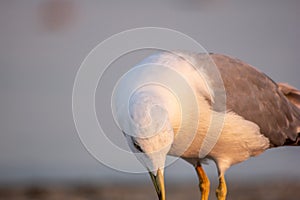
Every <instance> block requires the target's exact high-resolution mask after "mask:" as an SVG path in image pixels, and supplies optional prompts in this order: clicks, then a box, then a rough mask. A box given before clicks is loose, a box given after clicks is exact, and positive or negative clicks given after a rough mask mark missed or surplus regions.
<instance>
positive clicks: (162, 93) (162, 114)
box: [117, 85, 174, 199]
mask: <svg viewBox="0 0 300 200" xmlns="http://www.w3.org/2000/svg"><path fill="white" fill-rule="evenodd" d="M168 96H170V94H168V92H166V89H165V88H163V87H161V86H159V85H154V86H153V85H151V86H146V87H143V88H140V89H138V90H137V91H135V92H134V93H133V94H132V95H131V96H130V99H129V102H128V109H125V110H123V112H117V115H118V116H117V117H118V123H119V125H120V126H121V129H122V130H123V133H124V135H125V137H126V139H127V142H128V144H129V147H130V149H131V150H132V152H134V153H135V155H136V157H137V158H138V160H139V161H140V162H141V163H142V164H143V165H144V166H145V167H146V169H147V170H148V172H149V174H150V176H151V179H152V181H153V184H154V186H155V189H156V191H157V193H158V196H159V199H164V198H165V189H164V178H163V173H164V167H165V161H166V156H167V154H168V152H169V150H170V148H171V146H172V144H173V140H174V132H173V127H172V124H171V121H170V112H169V107H170V105H171V103H170V102H173V101H172V100H171V101H170V98H172V97H168ZM173 98H174V97H173ZM166 101H168V102H166ZM119 105H120V104H119ZM120 110H122V109H120ZM126 110H127V111H126Z"/></svg>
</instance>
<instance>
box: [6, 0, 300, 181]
mask: <svg viewBox="0 0 300 200" xmlns="http://www.w3.org/2000/svg"><path fill="white" fill-rule="evenodd" d="M299 8H300V1H297V0H286V1H280V0H260V1H241V0H172V1H171V0H163V1H158V0H153V1H141V0H128V1H117V0H112V1H102V0H101V1H72V0H61V1H59V0H40V1H35V0H32V1H31V0H29V1H18V0H13V1H0V26H1V29H0V97H1V100H0V113H1V114H0V182H1V184H8V183H31V182H35V181H45V182H47V181H59V180H66V181H68V180H82V181H92V180H93V181H100V182H109V180H111V177H113V178H114V180H118V181H122V180H123V181H126V180H128V179H130V180H136V181H140V180H142V179H144V178H145V179H146V175H144V174H129V173H124V172H119V171H117V170H114V169H111V168H109V167H107V166H104V165H103V164H101V163H99V162H98V161H97V160H95V159H94V158H93V157H92V156H91V155H90V154H89V153H88V152H87V150H86V149H85V147H84V145H83V144H82V143H81V141H80V138H79V137H78V134H77V131H76V128H75V125H74V121H73V115H72V90H73V84H74V80H75V77H76V73H77V71H78V69H79V67H80V65H81V63H82V62H83V60H84V59H85V57H86V56H87V55H88V54H89V52H90V51H91V50H92V49H93V48H94V47H95V46H96V45H98V44H99V43H100V42H102V41H104V40H105V39H107V38H109V37H110V36H112V35H114V34H117V33H119V32H122V31H125V30H128V29H132V28H138V27H163V28H169V29H174V30H177V31H180V32H182V33H184V34H186V35H188V36H190V37H192V38H193V39H195V40H196V41H197V42H198V43H200V44H201V45H202V46H203V47H204V48H205V49H206V50H207V51H209V52H217V53H222V54H226V55H231V56H233V57H237V58H239V59H241V60H243V61H245V62H247V63H249V64H251V65H253V66H255V67H257V68H258V69H259V70H261V71H263V72H264V73H266V74H267V75H268V76H270V77H271V78H272V79H273V80H274V81H276V82H288V83H290V84H291V85H293V86H295V87H297V88H300V80H299V74H300V66H299V63H298V62H299V56H300V54H299V52H300V40H299V36H300V13H299ZM174 42H176V41H174ZM149 52H150V51H142V52H140V53H137V54H135V55H128V56H127V57H126V56H124V57H123V58H121V59H119V60H118V61H116V62H115V63H113V64H112V65H113V67H114V68H113V69H114V70H115V71H114V70H113V71H112V72H111V73H110V74H108V75H107V77H106V79H114V78H115V77H111V76H113V75H114V73H117V72H118V73H119V72H120V71H122V70H124V67H125V68H126V67H128V66H131V65H133V64H135V63H138V62H139V61H140V59H141V58H142V57H143V56H145V55H147V54H148V53H149ZM122 67H123V68H122ZM120 69H122V70H120ZM99 88H100V89H101V85H100V86H99ZM105 88H106V91H107V92H109V91H111V89H110V88H109V87H105ZM105 94H106V93H104V95H105ZM106 98H107V96H103V94H102V93H100V92H98V93H97V94H96V100H97V102H98V104H101V100H103V99H106ZM97 108H99V109H101V108H103V106H102V107H101V106H99V105H98V106H97ZM102 113H103V111H101V110H98V118H99V119H100V120H101V119H103V118H104V121H105V115H103V114H102ZM104 123H105V126H106V128H107V129H109V128H110V127H111V126H110V125H111V124H110V123H109V122H107V123H106V122H104ZM112 130H114V129H112ZM112 132H114V131H112ZM108 137H109V138H110V137H111V138H112V140H113V142H116V143H118V142H119V143H120V144H121V143H122V144H124V141H123V138H122V135H121V134H119V132H118V133H116V132H114V133H112V135H111V136H110V135H108ZM113 138H114V139H113ZM100 144H101V142H100ZM99 148H100V149H101V145H100V146H99ZM124 148H125V147H124ZM299 150H300V149H299V148H279V149H273V150H269V151H267V152H266V153H264V154H263V155H261V156H259V157H257V158H252V159H250V160H249V161H247V162H245V163H243V164H239V165H236V166H234V167H232V169H230V170H229V171H228V177H230V178H231V179H239V180H243V179H244V178H252V179H260V178H261V177H262V176H264V177H265V178H267V177H273V178H274V177H275V178H277V179H280V178H282V177H292V178H293V177H294V178H298V180H299V178H300V173H299V172H300V171H299V165H300V159H299ZM112 158H113V159H115V160H120V161H121V162H126V160H124V159H123V160H122V157H120V156H118V155H117V154H116V155H115V154H114V155H112ZM127 164H129V165H130V164H131V163H127ZM205 169H206V170H207V171H208V172H209V175H210V176H215V177H216V169H215V166H214V165H213V164H210V165H209V166H206V167H205ZM178 170H180V171H181V173H178ZM194 175H195V174H194V171H193V169H192V167H191V166H189V165H188V164H186V163H185V162H183V161H177V162H176V163H174V164H173V165H171V166H170V167H169V169H167V170H166V177H167V178H170V179H174V180H193V181H196V179H195V177H194ZM108 177H109V178H108ZM147 179H148V177H147Z"/></svg>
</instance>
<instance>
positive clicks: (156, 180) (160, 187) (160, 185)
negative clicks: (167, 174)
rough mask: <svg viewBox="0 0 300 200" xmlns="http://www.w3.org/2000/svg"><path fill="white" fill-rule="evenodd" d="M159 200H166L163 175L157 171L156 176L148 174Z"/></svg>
mask: <svg viewBox="0 0 300 200" xmlns="http://www.w3.org/2000/svg"><path fill="white" fill-rule="evenodd" d="M149 174H150V177H151V179H152V182H153V184H154V187H155V190H156V192H157V195H158V199H159V200H165V199H166V193H165V182H164V175H163V174H162V171H161V170H160V169H158V170H157V174H156V176H155V175H153V174H152V172H149Z"/></svg>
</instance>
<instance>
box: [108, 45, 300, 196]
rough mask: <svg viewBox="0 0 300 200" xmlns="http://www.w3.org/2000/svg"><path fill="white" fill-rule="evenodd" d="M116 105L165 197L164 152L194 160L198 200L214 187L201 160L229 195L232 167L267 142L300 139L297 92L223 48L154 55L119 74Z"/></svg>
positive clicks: (222, 192) (293, 142)
mask: <svg viewBox="0 0 300 200" xmlns="http://www.w3.org/2000/svg"><path fill="white" fill-rule="evenodd" d="M212 69H214V70H212ZM112 109H113V112H114V113H115V114H114V115H115V117H116V121H117V124H118V126H119V127H120V129H122V132H123V134H124V136H125V138H126V140H127V142H128V145H129V147H130V149H131V151H132V152H133V153H134V154H135V155H136V157H137V158H138V160H139V161H140V162H141V163H142V164H143V165H144V167H145V168H146V169H147V171H148V172H149V174H150V177H151V180H152V182H153V184H154V187H155V189H156V192H157V195H158V198H159V200H165V199H166V195H165V185H164V169H165V167H166V157H167V155H169V156H173V157H175V158H182V159H184V160H185V161H187V162H188V163H190V164H192V165H193V167H194V168H195V171H196V173H197V175H198V179H199V189H200V192H201V200H207V199H208V197H209V191H210V181H209V179H208V177H207V175H206V174H205V171H204V169H203V168H202V165H203V164H206V160H208V159H209V160H212V161H214V162H215V163H216V166H217V170H218V177H219V186H218V188H217V190H216V196H217V199H218V200H225V199H226V195H227V185H226V181H225V177H224V174H225V172H226V170H227V169H228V168H229V167H231V166H232V165H235V164H237V163H241V162H243V161H245V160H247V159H249V158H250V157H253V156H257V155H259V154H261V153H263V152H264V151H266V150H267V149H270V148H275V147H280V146H299V145H300V91H299V90H297V89H296V88H294V87H292V86H290V85H289V84H287V83H276V82H274V81H273V80H272V79H271V78H269V77H268V76H267V75H265V74H264V73H262V72H260V71H259V70H257V69H256V68H254V67H252V66H250V65H249V64H246V63H245V62H243V61H241V60H239V59H236V58H232V57H229V56H226V55H222V54H215V53H193V52H185V51H172V52H167V51H164V52H159V53H156V54H153V55H150V56H148V57H147V58H145V59H144V60H143V61H142V62H140V63H139V64H137V65H136V66H135V67H133V68H132V69H131V70H130V71H129V72H128V73H127V74H125V75H123V76H122V77H121V78H120V80H119V82H118V84H117V86H116V87H115V90H114V94H113V97H112Z"/></svg>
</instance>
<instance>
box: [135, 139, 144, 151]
mask: <svg viewBox="0 0 300 200" xmlns="http://www.w3.org/2000/svg"><path fill="white" fill-rule="evenodd" d="M132 143H133V146H134V147H135V148H136V149H137V150H138V151H140V152H144V151H143V149H142V148H141V146H140V145H139V144H138V143H137V142H136V141H135V140H134V139H132Z"/></svg>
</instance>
